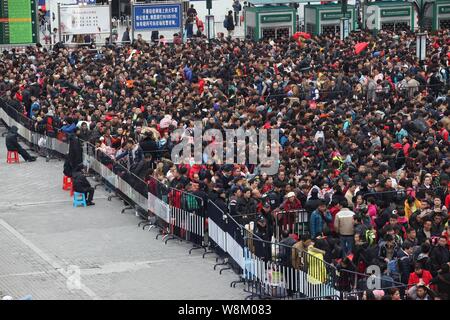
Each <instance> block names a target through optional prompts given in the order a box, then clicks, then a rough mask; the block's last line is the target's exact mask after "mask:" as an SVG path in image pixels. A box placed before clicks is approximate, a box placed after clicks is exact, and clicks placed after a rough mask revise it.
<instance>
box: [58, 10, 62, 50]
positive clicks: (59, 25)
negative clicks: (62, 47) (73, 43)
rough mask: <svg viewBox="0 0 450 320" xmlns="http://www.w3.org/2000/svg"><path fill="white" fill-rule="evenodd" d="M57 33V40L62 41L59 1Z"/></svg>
mask: <svg viewBox="0 0 450 320" xmlns="http://www.w3.org/2000/svg"><path fill="white" fill-rule="evenodd" d="M58 34H59V42H61V41H62V34H61V3H59V2H58Z"/></svg>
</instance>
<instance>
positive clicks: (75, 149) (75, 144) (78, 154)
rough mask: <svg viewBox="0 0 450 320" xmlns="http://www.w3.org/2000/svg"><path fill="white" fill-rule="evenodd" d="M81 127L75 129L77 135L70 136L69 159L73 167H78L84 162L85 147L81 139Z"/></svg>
mask: <svg viewBox="0 0 450 320" xmlns="http://www.w3.org/2000/svg"><path fill="white" fill-rule="evenodd" d="M80 132H81V131H80V128H77V129H76V130H75V135H71V136H70V137H69V154H68V156H67V157H68V159H67V160H68V161H69V164H70V166H71V167H72V168H77V167H78V166H79V165H80V164H82V163H83V148H82V146H81V142H80V139H79V135H80Z"/></svg>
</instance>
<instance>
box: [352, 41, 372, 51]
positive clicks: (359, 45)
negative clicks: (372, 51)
mask: <svg viewBox="0 0 450 320" xmlns="http://www.w3.org/2000/svg"><path fill="white" fill-rule="evenodd" d="M368 46H369V43H368V42H359V43H357V44H356V45H355V54H360V53H361V52H362V51H363V50H364V49H366V48H367V47H368Z"/></svg>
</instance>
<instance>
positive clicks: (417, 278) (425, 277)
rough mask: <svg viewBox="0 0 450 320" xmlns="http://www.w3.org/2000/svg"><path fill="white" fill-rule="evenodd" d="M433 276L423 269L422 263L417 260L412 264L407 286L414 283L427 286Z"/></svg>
mask: <svg viewBox="0 0 450 320" xmlns="http://www.w3.org/2000/svg"><path fill="white" fill-rule="evenodd" d="M432 278H433V276H432V275H431V273H430V271H427V270H424V269H423V268H422V264H421V263H420V262H417V263H416V264H415V266H414V272H411V274H410V275H409V279H408V287H409V288H410V287H413V286H415V285H424V286H428V285H429V284H430V281H431V279H432Z"/></svg>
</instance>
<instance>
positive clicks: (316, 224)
mask: <svg viewBox="0 0 450 320" xmlns="http://www.w3.org/2000/svg"><path fill="white" fill-rule="evenodd" d="M324 217H325V221H324ZM332 220H333V217H332V216H331V213H330V211H326V212H325V215H324V216H323V215H322V214H321V213H320V212H319V210H317V209H316V210H314V211H313V212H312V213H311V218H310V222H309V231H310V233H311V238H312V239H314V238H315V237H317V236H318V235H319V234H320V233H322V231H323V224H324V222H327V223H329V222H331V221H332Z"/></svg>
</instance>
